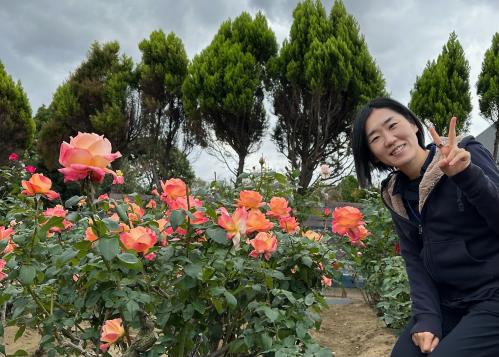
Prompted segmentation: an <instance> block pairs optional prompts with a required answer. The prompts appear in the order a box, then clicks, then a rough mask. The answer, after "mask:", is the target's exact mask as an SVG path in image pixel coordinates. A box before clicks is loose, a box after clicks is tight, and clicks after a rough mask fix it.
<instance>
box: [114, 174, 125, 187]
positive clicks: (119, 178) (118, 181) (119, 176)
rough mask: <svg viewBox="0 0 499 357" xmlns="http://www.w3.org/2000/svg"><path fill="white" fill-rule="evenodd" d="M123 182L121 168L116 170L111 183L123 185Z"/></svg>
mask: <svg viewBox="0 0 499 357" xmlns="http://www.w3.org/2000/svg"><path fill="white" fill-rule="evenodd" d="M124 183H125V178H124V177H123V172H121V170H116V176H115V177H114V180H113V185H123V184H124Z"/></svg>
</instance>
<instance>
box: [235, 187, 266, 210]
mask: <svg viewBox="0 0 499 357" xmlns="http://www.w3.org/2000/svg"><path fill="white" fill-rule="evenodd" d="M262 200H263V197H262V195H261V194H260V193H258V192H256V191H241V192H239V199H238V200H237V201H236V203H237V205H238V206H239V207H244V208H246V209H257V208H259V207H261V206H263V205H265V202H262Z"/></svg>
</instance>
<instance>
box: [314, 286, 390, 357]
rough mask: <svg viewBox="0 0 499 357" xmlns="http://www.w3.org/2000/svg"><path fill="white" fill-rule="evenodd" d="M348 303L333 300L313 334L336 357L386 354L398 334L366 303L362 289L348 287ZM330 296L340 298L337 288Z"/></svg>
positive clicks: (378, 356) (381, 356) (329, 293)
mask: <svg viewBox="0 0 499 357" xmlns="http://www.w3.org/2000/svg"><path fill="white" fill-rule="evenodd" d="M346 292H347V296H346V297H347V299H346V300H349V301H350V303H348V304H331V305H330V306H329V308H328V309H327V310H325V311H324V312H323V313H322V325H321V329H320V331H318V332H315V331H313V332H312V335H313V336H314V337H315V338H316V339H317V341H318V342H319V343H320V344H321V345H323V346H326V347H329V348H330V349H331V351H333V352H334V353H335V357H386V356H389V355H390V351H391V349H392V347H393V345H394V344H395V340H396V337H395V334H394V332H393V331H392V330H390V329H388V328H386V327H384V324H383V323H382V322H381V321H380V320H379V319H378V318H377V317H376V314H375V312H374V311H373V310H372V309H371V308H370V307H369V306H367V305H366V304H365V303H364V300H363V299H362V295H361V294H360V292H359V291H358V290H353V289H347V291H346ZM326 295H327V296H329V297H331V299H337V300H343V299H340V297H341V291H340V290H339V289H333V290H331V291H329V292H328V293H327V294H326Z"/></svg>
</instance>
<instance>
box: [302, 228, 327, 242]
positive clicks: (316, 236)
mask: <svg viewBox="0 0 499 357" xmlns="http://www.w3.org/2000/svg"><path fill="white" fill-rule="evenodd" d="M302 236H304V237H306V238H308V239H310V240H313V241H316V242H318V241H320V240H321V239H322V234H320V233H317V232H314V231H311V230H308V231H306V232H304V233H302Z"/></svg>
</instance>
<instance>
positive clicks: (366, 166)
mask: <svg viewBox="0 0 499 357" xmlns="http://www.w3.org/2000/svg"><path fill="white" fill-rule="evenodd" d="M381 108H387V109H391V110H393V111H394V112H397V113H399V114H401V115H402V116H403V117H404V118H406V119H407V120H408V121H409V122H411V123H413V124H415V125H416V126H417V127H418V132H417V133H416V136H417V138H418V144H419V146H421V147H422V148H424V147H425V146H424V131H423V124H422V122H421V120H420V119H419V118H418V117H417V116H416V114H414V113H413V112H412V111H411V110H410V109H409V108H407V107H406V106H405V105H403V104H401V103H399V102H397V101H396V100H393V99H390V98H376V99H373V100H371V101H370V102H369V103H367V104H366V105H365V106H364V107H363V108H362V109H361V110H360V111H359V112H358V113H357V116H356V117H355V120H354V122H353V127H352V151H353V158H354V161H355V171H356V172H357V179H358V180H359V184H360V186H361V187H363V188H366V187H368V186H371V185H372V182H371V171H372V170H374V169H378V171H392V170H393V169H394V168H393V167H391V166H387V165H385V164H384V163H382V162H381V161H379V160H377V159H376V158H375V157H374V155H373V154H372V152H371V150H370V149H369V144H368V142H367V135H366V122H367V119H368V118H369V116H370V115H371V113H372V111H373V110H374V109H381Z"/></svg>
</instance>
